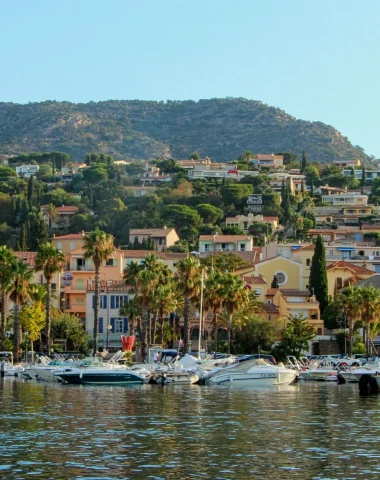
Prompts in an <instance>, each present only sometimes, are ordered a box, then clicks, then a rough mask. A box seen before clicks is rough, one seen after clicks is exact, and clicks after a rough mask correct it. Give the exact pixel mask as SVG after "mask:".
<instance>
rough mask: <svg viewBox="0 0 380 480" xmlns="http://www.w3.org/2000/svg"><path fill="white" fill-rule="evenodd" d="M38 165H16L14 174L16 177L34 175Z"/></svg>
mask: <svg viewBox="0 0 380 480" xmlns="http://www.w3.org/2000/svg"><path fill="white" fill-rule="evenodd" d="M39 169H40V167H39V166H38V165H20V166H18V167H16V175H17V176H18V177H24V178H30V177H31V176H32V175H36V174H37V173H38V170H39Z"/></svg>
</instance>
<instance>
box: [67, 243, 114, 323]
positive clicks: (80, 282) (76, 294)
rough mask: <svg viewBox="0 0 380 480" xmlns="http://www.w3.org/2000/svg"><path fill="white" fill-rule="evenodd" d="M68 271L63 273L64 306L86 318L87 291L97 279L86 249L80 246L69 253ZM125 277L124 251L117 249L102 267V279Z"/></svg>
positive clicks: (112, 279) (111, 279) (110, 279)
mask: <svg viewBox="0 0 380 480" xmlns="http://www.w3.org/2000/svg"><path fill="white" fill-rule="evenodd" d="M68 257H69V258H68V266H67V268H68V269H67V271H66V272H64V274H63V275H62V279H63V284H64V291H63V298H62V308H63V309H64V310H65V311H66V312H69V313H73V314H76V315H78V316H79V317H81V318H82V319H83V320H85V318H86V291H87V288H88V287H91V286H92V285H93V283H94V281H95V268H94V264H93V262H92V260H91V259H85V258H84V250H83V248H81V247H79V248H76V249H74V250H71V251H70V252H69V254H68ZM122 277H123V251H122V250H119V249H116V250H115V251H114V253H113V255H111V256H110V257H109V259H108V260H107V261H106V262H104V263H103V265H102V266H101V267H100V279H101V280H102V281H114V282H115V281H116V282H117V281H119V282H120V280H121V279H122Z"/></svg>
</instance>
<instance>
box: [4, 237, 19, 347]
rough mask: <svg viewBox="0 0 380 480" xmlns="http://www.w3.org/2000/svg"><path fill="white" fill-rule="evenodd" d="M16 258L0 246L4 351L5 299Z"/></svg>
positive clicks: (10, 286)
mask: <svg viewBox="0 0 380 480" xmlns="http://www.w3.org/2000/svg"><path fill="white" fill-rule="evenodd" d="M16 262H17V258H16V256H15V255H14V253H13V252H12V250H11V249H9V248H8V247H6V246H5V245H1V246H0V302H1V325H0V342H1V349H2V350H3V351H4V350H5V339H6V320H7V298H8V293H9V292H10V291H11V289H12V286H13V276H14V271H15V264H16Z"/></svg>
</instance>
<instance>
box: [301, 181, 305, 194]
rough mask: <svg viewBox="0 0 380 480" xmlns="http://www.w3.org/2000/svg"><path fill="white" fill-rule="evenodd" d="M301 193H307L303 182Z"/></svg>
mask: <svg viewBox="0 0 380 480" xmlns="http://www.w3.org/2000/svg"><path fill="white" fill-rule="evenodd" d="M301 193H305V184H304V182H303V180H302V183H301Z"/></svg>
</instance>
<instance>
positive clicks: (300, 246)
mask: <svg viewBox="0 0 380 480" xmlns="http://www.w3.org/2000/svg"><path fill="white" fill-rule="evenodd" d="M300 248H302V245H293V246H292V250H299V249H300Z"/></svg>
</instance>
